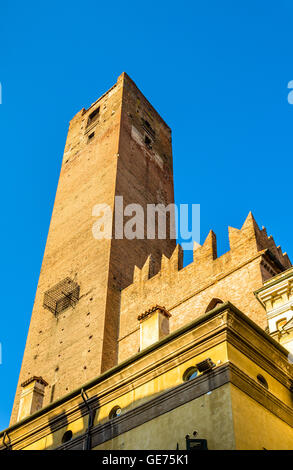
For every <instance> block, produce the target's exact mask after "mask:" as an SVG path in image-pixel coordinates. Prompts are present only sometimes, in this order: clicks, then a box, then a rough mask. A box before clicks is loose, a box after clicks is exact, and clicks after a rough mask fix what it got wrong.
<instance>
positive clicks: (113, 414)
mask: <svg viewBox="0 0 293 470" xmlns="http://www.w3.org/2000/svg"><path fill="white" fill-rule="evenodd" d="M121 413H122V410H121V408H120V406H114V408H112V410H111V411H110V414H109V418H110V419H114V418H117V417H118V416H120V415H121Z"/></svg>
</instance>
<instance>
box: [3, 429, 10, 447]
mask: <svg viewBox="0 0 293 470" xmlns="http://www.w3.org/2000/svg"><path fill="white" fill-rule="evenodd" d="M6 436H7V437H8V444H7V443H6V442H5V440H6ZM2 442H3V445H4V446H5V447H6V450H11V440H10V436H9V434H8V433H7V432H6V431H5V433H4V435H3V440H2Z"/></svg>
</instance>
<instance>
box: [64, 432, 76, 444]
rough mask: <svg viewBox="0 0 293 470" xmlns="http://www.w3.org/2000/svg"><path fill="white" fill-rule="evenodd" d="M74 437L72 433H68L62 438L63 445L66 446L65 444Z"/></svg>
mask: <svg viewBox="0 0 293 470" xmlns="http://www.w3.org/2000/svg"><path fill="white" fill-rule="evenodd" d="M72 436H73V433H72V431H66V432H65V433H64V434H63V437H62V444H65V442H69V441H71V439H72Z"/></svg>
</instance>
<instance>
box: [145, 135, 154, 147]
mask: <svg viewBox="0 0 293 470" xmlns="http://www.w3.org/2000/svg"><path fill="white" fill-rule="evenodd" d="M144 143H145V144H146V146H147V147H149V148H150V149H151V148H152V141H151V139H150V138H149V137H148V136H147V135H146V136H145V138H144Z"/></svg>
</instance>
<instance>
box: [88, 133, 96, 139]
mask: <svg viewBox="0 0 293 470" xmlns="http://www.w3.org/2000/svg"><path fill="white" fill-rule="evenodd" d="M94 137H95V133H94V132H92V133H91V134H90V135H89V137H88V140H92V139H93V138H94Z"/></svg>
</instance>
